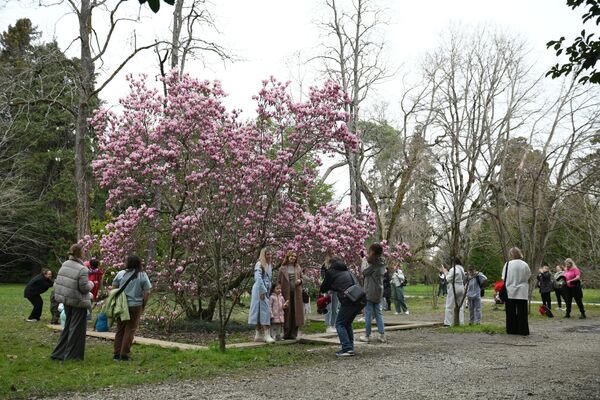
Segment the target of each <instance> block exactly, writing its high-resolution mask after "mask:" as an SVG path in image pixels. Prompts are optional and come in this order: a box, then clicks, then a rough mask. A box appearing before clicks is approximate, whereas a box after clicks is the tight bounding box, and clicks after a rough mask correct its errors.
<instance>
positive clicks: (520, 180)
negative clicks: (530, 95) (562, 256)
mask: <svg viewBox="0 0 600 400" xmlns="http://www.w3.org/2000/svg"><path fill="white" fill-rule="evenodd" d="M538 115H539V117H538V118H537V119H536V120H535V122H534V123H533V125H532V127H531V130H530V133H529V137H528V142H529V143H530V144H531V145H532V148H530V149H527V148H525V149H523V150H522V152H521V154H520V155H519V161H520V162H519V164H518V167H517V170H516V171H515V177H514V179H515V190H514V193H513V196H512V198H511V199H510V200H511V202H510V204H511V207H512V208H513V209H514V211H515V214H516V223H517V226H518V237H517V238H518V241H519V243H521V246H522V247H523V250H524V254H525V258H526V260H527V262H528V263H529V265H530V266H531V267H532V268H537V267H539V266H541V264H542V262H543V260H544V258H545V256H546V252H547V247H548V242H549V240H550V238H551V236H552V234H553V233H554V231H555V228H556V226H557V224H558V223H560V222H561V218H564V217H565V213H564V210H563V209H562V207H563V205H564V204H565V202H566V201H567V200H568V199H569V198H570V197H574V196H579V195H581V194H582V193H584V194H587V193H589V188H588V187H587V186H585V183H586V182H587V175H586V174H585V173H582V172H584V171H586V167H587V163H586V162H585V161H584V160H585V159H584V156H585V155H586V154H588V153H589V150H590V148H591V146H590V145H591V142H592V139H593V138H594V136H595V135H596V132H597V131H598V128H599V124H600V102H599V101H598V90H597V89H596V88H595V87H588V86H582V85H578V84H577V83H576V82H575V80H574V79H571V80H570V81H567V82H564V84H563V86H562V88H561V90H560V91H559V93H558V95H557V96H556V97H555V100H554V101H550V102H548V103H547V105H546V106H545V107H543V108H542V109H541V110H540V112H539V114H538Z"/></svg>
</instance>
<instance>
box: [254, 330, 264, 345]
mask: <svg viewBox="0 0 600 400" xmlns="http://www.w3.org/2000/svg"><path fill="white" fill-rule="evenodd" d="M255 332H256V333H255V334H254V341H255V342H264V341H265V338H264V335H263V334H262V333H260V332H259V331H258V330H257V331H255Z"/></svg>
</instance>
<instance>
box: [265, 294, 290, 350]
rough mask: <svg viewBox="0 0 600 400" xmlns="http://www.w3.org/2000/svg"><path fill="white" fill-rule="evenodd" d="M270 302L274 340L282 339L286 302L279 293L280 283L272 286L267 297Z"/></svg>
mask: <svg viewBox="0 0 600 400" xmlns="http://www.w3.org/2000/svg"><path fill="white" fill-rule="evenodd" d="M269 299H270V302H271V329H272V332H273V337H274V338H275V340H282V339H283V323H284V311H283V310H284V309H285V308H286V307H287V302H286V301H285V299H284V298H283V295H282V294H281V285H280V284H277V285H275V287H274V288H273V293H272V294H271V297H270V298H269Z"/></svg>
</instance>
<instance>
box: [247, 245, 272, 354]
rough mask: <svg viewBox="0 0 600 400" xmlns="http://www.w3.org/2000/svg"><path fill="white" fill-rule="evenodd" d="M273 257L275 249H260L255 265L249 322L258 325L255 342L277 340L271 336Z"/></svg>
mask: <svg viewBox="0 0 600 400" xmlns="http://www.w3.org/2000/svg"><path fill="white" fill-rule="evenodd" d="M272 258H273V251H272V250H271V249H270V248H268V247H265V248H263V249H262V250H261V251H260V256H259V258H258V262H257V263H256V265H255V266H254V285H252V299H251V301H250V315H249V316H248V324H249V325H255V326H256V331H255V335H254V341H255V342H267V343H274V342H275V340H273V338H272V337H271V309H270V305H269V294H270V292H271V280H272V277H273V267H272V264H271V263H272Z"/></svg>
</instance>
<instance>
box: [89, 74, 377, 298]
mask: <svg viewBox="0 0 600 400" xmlns="http://www.w3.org/2000/svg"><path fill="white" fill-rule="evenodd" d="M144 81H145V77H143V76H142V78H141V79H137V80H136V79H134V78H132V77H129V82H130V89H131V92H130V94H129V96H127V97H126V98H125V99H123V100H122V101H121V105H122V106H123V111H122V112H121V113H119V114H116V113H113V112H111V111H107V110H99V111H98V112H97V113H96V114H95V116H94V118H93V119H92V121H91V124H92V126H93V127H94V129H95V130H96V134H97V137H98V149H99V151H98V155H97V158H96V159H95V160H94V161H93V164H92V166H93V171H94V174H95V176H96V178H97V179H98V181H99V183H100V185H101V186H102V187H103V188H106V189H108V194H109V196H108V200H107V203H106V206H107V208H108V209H109V210H110V212H111V213H112V214H113V215H114V216H115V219H114V221H113V222H111V223H110V224H108V225H107V226H106V232H104V235H103V236H102V238H101V239H100V248H101V252H102V255H103V258H104V263H105V264H108V265H112V266H115V267H121V266H122V265H123V261H124V259H125V256H126V255H127V254H128V253H131V252H136V253H138V254H141V255H144V252H145V251H146V250H147V248H148V244H149V243H150V242H154V243H156V250H157V253H156V260H155V262H156V267H155V269H154V271H153V274H152V276H153V278H154V279H156V280H157V284H159V285H163V287H168V288H170V289H171V290H173V291H174V292H175V293H176V294H177V295H178V299H179V300H180V301H182V302H184V303H185V304H184V306H186V307H192V305H190V303H189V302H188V300H190V299H197V298H199V297H206V296H211V295H213V294H214V293H215V291H217V290H218V285H219V282H220V283H221V284H222V283H223V282H228V281H231V280H232V279H235V278H236V277H238V276H240V274H245V273H247V272H248V271H251V270H252V266H253V264H254V262H255V260H256V257H257V255H258V252H259V251H260V248H261V247H263V246H264V245H266V244H272V245H275V246H277V247H278V248H281V249H288V248H294V249H297V250H298V251H299V252H301V253H302V254H305V255H306V257H307V259H309V258H310V259H311V260H317V259H318V258H319V259H320V258H322V256H323V255H324V253H325V251H327V250H330V251H333V252H334V253H337V254H340V255H342V256H345V257H355V255H356V254H358V252H359V251H360V249H361V248H362V246H363V245H364V241H365V239H366V238H367V237H368V235H369V233H370V232H371V230H372V227H373V220H372V217H371V216H370V214H368V213H365V214H364V215H363V216H362V217H360V218H356V217H355V216H352V215H351V214H350V213H348V212H345V211H340V210H337V209H336V208H335V207H334V206H326V207H322V208H321V209H319V211H318V212H317V213H315V214H311V213H309V212H307V211H306V210H305V203H306V202H305V201H304V200H306V199H307V198H308V194H309V192H310V191H311V190H312V188H314V186H315V184H316V182H317V179H316V176H315V173H314V171H313V170H311V169H309V168H306V167H305V162H306V161H308V160H310V161H312V162H316V163H318V161H319V160H318V155H319V154H326V153H330V152H332V151H334V150H336V149H343V148H347V147H350V148H353V147H356V146H357V144H358V140H357V138H356V136H355V135H354V134H352V133H351V132H350V131H349V130H348V129H347V128H346V124H345V122H346V120H347V115H346V113H345V112H344V111H343V110H344V108H343V107H344V104H345V103H346V102H347V101H348V100H347V96H346V95H345V94H344V93H343V92H342V91H341V89H340V87H339V86H337V85H335V84H334V83H331V82H327V83H326V84H325V85H324V86H323V87H320V88H312V89H311V92H310V96H309V98H308V100H307V101H306V102H301V103H297V102H294V101H292V99H291V97H290V96H289V94H288V93H287V85H286V84H283V83H279V82H277V81H276V80H274V79H270V80H268V81H265V82H264V83H263V87H262V89H261V91H260V93H259V95H258V96H257V97H256V100H257V103H258V117H257V118H256V120H254V121H241V120H240V117H239V115H238V113H237V112H235V111H231V112H230V111H227V109H226V107H225V106H224V105H223V100H224V98H225V93H224V92H223V90H222V89H221V85H220V84H219V83H218V82H208V81H199V80H196V79H193V78H191V77H190V76H189V75H184V76H179V75H178V73H177V72H173V73H171V74H170V75H169V76H167V77H166V78H165V83H166V87H167V95H166V96H162V95H161V94H159V93H158V92H157V91H155V90H152V89H149V88H148V87H147V86H146V85H145V83H144ZM186 302H188V303H186Z"/></svg>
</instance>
